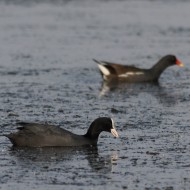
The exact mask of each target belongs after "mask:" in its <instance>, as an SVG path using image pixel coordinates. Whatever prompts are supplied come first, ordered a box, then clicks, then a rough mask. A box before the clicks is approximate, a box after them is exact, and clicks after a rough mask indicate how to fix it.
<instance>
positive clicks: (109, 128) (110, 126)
mask: <svg viewBox="0 0 190 190" xmlns="http://www.w3.org/2000/svg"><path fill="white" fill-rule="evenodd" d="M102 131H106V132H110V133H111V134H112V135H113V136H114V137H119V135H118V133H117V131H116V129H115V124H114V121H113V119H112V118H109V117H99V118H97V119H95V120H94V121H93V122H92V123H91V125H90V127H89V129H88V131H87V133H86V134H85V136H86V137H88V138H91V139H98V136H99V134H100V133H101V132H102Z"/></svg>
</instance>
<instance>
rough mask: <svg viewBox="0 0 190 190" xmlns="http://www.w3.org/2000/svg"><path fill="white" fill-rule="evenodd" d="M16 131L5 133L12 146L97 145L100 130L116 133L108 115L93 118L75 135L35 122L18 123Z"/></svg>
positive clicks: (115, 134) (114, 134)
mask: <svg viewBox="0 0 190 190" xmlns="http://www.w3.org/2000/svg"><path fill="white" fill-rule="evenodd" d="M19 124H20V125H21V126H22V127H19V128H18V130H19V131H18V132H16V133H11V134H9V135H5V136H6V137H8V138H9V139H10V141H11V142H12V144H13V145H14V146H22V147H23V146H24V147H50V146H54V147H55V146H83V145H97V142H98V137H99V134H100V133H101V132H102V131H106V132H110V133H112V135H113V136H114V137H118V133H117V131H116V129H115V126H114V121H113V119H111V118H108V117H100V118H97V119H95V120H94V121H93V122H92V123H91V125H90V127H89V129H88V131H87V133H86V134H85V135H76V134H73V133H71V132H69V131H67V130H65V129H62V128H60V127H58V126H53V125H48V124H37V123H25V122H22V123H19Z"/></svg>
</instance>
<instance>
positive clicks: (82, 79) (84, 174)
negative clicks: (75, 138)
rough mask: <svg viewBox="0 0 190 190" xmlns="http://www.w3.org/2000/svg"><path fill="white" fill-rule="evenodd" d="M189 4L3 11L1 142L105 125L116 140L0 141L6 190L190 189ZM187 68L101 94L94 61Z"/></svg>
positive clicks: (58, 4) (34, 5)
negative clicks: (38, 128)
mask: <svg viewBox="0 0 190 190" xmlns="http://www.w3.org/2000/svg"><path fill="white" fill-rule="evenodd" d="M189 9H190V2H189V1H177V0H176V1H167V2H165V1H148V0H142V1H85V0H81V1H64V0H62V1H61V0H60V1H33V2H31V1H17V0H16V1H0V105H1V106H0V117H1V120H0V130H1V131H0V132H1V134H7V133H10V132H11V131H15V130H16V127H17V126H16V122H17V121H23V120H24V121H31V122H48V123H51V124H55V125H60V126H63V127H64V128H66V129H68V130H70V131H73V132H75V133H78V134H83V133H85V132H86V130H87V128H88V126H89V125H90V123H91V122H92V121H93V120H94V119H95V118H97V117H99V116H108V117H113V118H114V119H115V122H116V128H117V130H118V132H119V134H120V138H119V139H114V138H112V136H111V134H107V133H103V134H101V136H100V139H99V143H98V147H97V148H45V149H42V148H39V149H26V148H22V149H18V148H17V149H13V148H12V147H11V143H10V142H9V140H8V139H6V138H5V137H3V136H1V137H0V145H1V146H0V189H11V190H13V189H21V190H22V189H44V190H47V189H58V190H59V189H109V190H112V189H146V190H159V189H164V190H173V189H184V190H185V189H189V188H190V159H189V158H190V140H189V136H190V127H189V123H190V117H189V113H190V103H189V100H190V89H189V84H190V75H189V73H190V66H189V45H190V40H189V39H190V25H189V22H188V21H187V18H190V11H189ZM170 53H172V54H175V55H176V56H177V57H178V58H179V59H180V60H181V61H183V62H184V63H185V67H184V68H179V67H177V66H173V67H170V68H168V69H167V70H166V71H165V72H164V73H163V74H162V76H161V78H160V83H159V85H152V84H135V85H134V84H121V85H117V86H116V85H114V86H110V85H107V84H102V78H101V75H100V74H99V72H98V69H97V66H96V64H95V63H93V61H92V58H96V59H103V60H108V61H113V62H119V63H124V64H134V65H137V66H139V67H145V68H148V67H150V66H151V65H153V64H154V63H155V62H156V61H157V60H158V59H159V58H160V57H162V56H164V55H166V54H170Z"/></svg>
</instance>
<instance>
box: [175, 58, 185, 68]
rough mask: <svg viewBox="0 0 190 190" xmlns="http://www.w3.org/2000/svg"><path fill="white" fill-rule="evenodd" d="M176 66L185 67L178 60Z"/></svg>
mask: <svg viewBox="0 0 190 190" xmlns="http://www.w3.org/2000/svg"><path fill="white" fill-rule="evenodd" d="M176 64H177V65H178V66H180V67H184V64H183V63H182V62H181V61H180V60H179V59H177V60H176Z"/></svg>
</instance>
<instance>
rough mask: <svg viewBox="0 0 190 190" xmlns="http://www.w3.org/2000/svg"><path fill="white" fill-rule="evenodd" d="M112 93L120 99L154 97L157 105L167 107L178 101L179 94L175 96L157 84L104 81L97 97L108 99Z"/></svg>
mask: <svg viewBox="0 0 190 190" xmlns="http://www.w3.org/2000/svg"><path fill="white" fill-rule="evenodd" d="M112 93H117V94H119V95H120V96H121V97H125V98H126V97H134V96H138V95H139V94H141V93H146V94H150V95H151V96H154V97H155V98H156V99H157V100H158V102H159V103H161V104H164V105H167V106H172V105H173V104H176V103H177V102H178V101H179V100H180V97H179V94H175V92H171V91H170V90H169V89H167V88H165V87H162V86H161V85H160V84H159V83H158V82H157V83H121V82H118V81H111V82H107V81H104V82H103V83H102V87H101V89H100V93H99V97H103V96H107V97H109V96H110V95H111V94H112Z"/></svg>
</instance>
